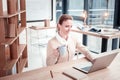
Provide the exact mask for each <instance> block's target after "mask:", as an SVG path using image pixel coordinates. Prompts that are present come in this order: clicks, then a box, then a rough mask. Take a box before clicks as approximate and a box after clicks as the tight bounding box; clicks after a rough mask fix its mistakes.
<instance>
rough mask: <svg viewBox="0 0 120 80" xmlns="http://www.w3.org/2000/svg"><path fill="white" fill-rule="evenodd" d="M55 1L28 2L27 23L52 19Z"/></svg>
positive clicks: (36, 0) (34, 0)
mask: <svg viewBox="0 0 120 80" xmlns="http://www.w3.org/2000/svg"><path fill="white" fill-rule="evenodd" d="M52 6H53V0H26V10H27V13H26V14H27V21H28V22H29V21H30V22H31V21H42V20H44V19H52V17H53V16H52V15H53V10H52Z"/></svg>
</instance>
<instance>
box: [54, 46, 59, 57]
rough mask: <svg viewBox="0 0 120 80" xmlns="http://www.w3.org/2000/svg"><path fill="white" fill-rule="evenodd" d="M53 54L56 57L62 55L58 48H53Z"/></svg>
mask: <svg viewBox="0 0 120 80" xmlns="http://www.w3.org/2000/svg"><path fill="white" fill-rule="evenodd" d="M53 55H54V56H55V57H58V56H59V55H60V54H59V52H58V48H57V49H54V50H53Z"/></svg>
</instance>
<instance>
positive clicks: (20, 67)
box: [17, 58, 27, 73]
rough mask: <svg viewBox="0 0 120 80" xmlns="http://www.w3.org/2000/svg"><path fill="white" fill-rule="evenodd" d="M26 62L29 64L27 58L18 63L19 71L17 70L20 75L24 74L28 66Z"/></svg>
mask: <svg viewBox="0 0 120 80" xmlns="http://www.w3.org/2000/svg"><path fill="white" fill-rule="evenodd" d="M26 62H27V58H22V59H21V60H20V62H18V70H17V72H18V73H20V72H22V70H23V68H24V66H25V65H26Z"/></svg>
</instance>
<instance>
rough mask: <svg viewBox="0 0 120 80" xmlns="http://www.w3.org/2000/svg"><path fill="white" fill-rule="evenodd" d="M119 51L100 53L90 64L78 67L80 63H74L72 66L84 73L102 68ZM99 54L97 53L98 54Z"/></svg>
mask: <svg viewBox="0 0 120 80" xmlns="http://www.w3.org/2000/svg"><path fill="white" fill-rule="evenodd" d="M118 53H119V50H116V51H114V50H113V51H111V52H105V53H104V54H103V53H101V54H100V56H99V57H97V58H95V59H94V60H93V63H91V64H90V65H87V66H84V67H80V64H77V65H75V66H74V67H73V68H74V69H77V70H80V71H82V72H84V73H91V72H94V71H97V70H100V69H104V68H106V67H107V66H109V65H110V64H111V62H112V61H113V59H114V58H115V56H116V55H117V54H118ZM98 55H99V54H98Z"/></svg>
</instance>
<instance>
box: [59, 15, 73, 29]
mask: <svg viewBox="0 0 120 80" xmlns="http://www.w3.org/2000/svg"><path fill="white" fill-rule="evenodd" d="M66 20H73V18H72V16H70V15H68V14H62V15H61V16H60V17H59V20H58V23H57V31H59V27H58V24H60V25H62V23H63V22H64V21H66Z"/></svg>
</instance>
